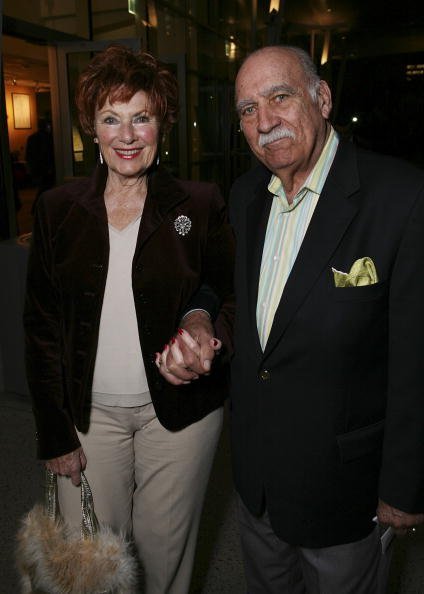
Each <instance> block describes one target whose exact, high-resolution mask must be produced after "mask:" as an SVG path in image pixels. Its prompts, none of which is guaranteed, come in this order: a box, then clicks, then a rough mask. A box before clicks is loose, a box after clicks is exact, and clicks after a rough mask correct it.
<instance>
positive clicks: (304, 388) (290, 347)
mask: <svg viewBox="0 0 424 594" xmlns="http://www.w3.org/2000/svg"><path fill="white" fill-rule="evenodd" d="M270 175H271V174H270V172H269V171H268V170H267V169H265V168H264V167H263V166H259V167H258V168H256V169H255V170H253V171H251V172H248V173H247V174H245V175H243V176H242V177H241V178H239V179H238V180H237V181H236V182H235V184H234V186H233V188H232V192H231V200H230V218H231V222H232V224H233V226H234V229H235V233H236V242H237V255H236V276H235V283H236V301H237V310H236V327H235V357H234V360H233V364H232V391H231V394H232V446H233V459H234V474H235V482H236V487H237V489H238V491H239V493H240V495H241V497H242V499H243V501H244V503H245V504H246V505H247V507H248V508H249V509H250V511H251V512H252V513H254V514H260V513H261V512H262V511H263V509H264V505H266V508H267V510H268V513H269V516H270V520H271V524H272V526H273V528H274V530H275V532H276V534H277V535H278V536H279V537H281V538H282V539H283V540H284V541H287V542H289V543H291V544H299V545H303V546H308V547H323V546H330V545H334V544H339V543H344V542H350V541H353V540H355V539H359V538H362V537H364V536H365V535H366V534H367V533H368V532H369V531H370V530H371V528H372V526H373V523H372V521H371V519H372V517H373V516H374V515H375V511H376V506H377V500H378V496H380V497H381V498H382V499H383V500H385V501H386V502H388V503H390V504H392V505H394V506H396V507H398V508H400V509H402V510H405V511H408V512H418V511H423V510H424V388H423V386H424V379H423V376H424V274H423V267H424V174H423V172H421V171H419V170H416V169H415V168H413V167H412V166H410V165H408V164H406V163H403V162H401V161H397V160H394V159H391V158H388V157H383V156H378V155H375V154H371V153H366V152H364V151H361V150H358V149H357V148H355V146H354V145H352V144H350V143H344V142H340V145H339V148H338V150H337V154H336V157H335V160H334V162H333V165H332V167H331V170H330V172H329V175H328V178H327V180H326V183H325V186H324V188H323V191H322V193H321V196H320V198H319V201H318V205H317V207H316V210H315V212H314V214H313V217H312V220H311V223H310V226H309V228H308V230H307V233H306V236H305V239H304V241H303V244H302V246H301V249H300V252H299V254H298V257H297V259H296V261H295V264H294V267H293V269H292V272H291V274H290V276H289V278H288V281H287V284H286V287H285V289H284V292H283V295H282V298H281V302H280V304H279V307H278V309H277V312H276V314H275V318H274V324H273V326H272V329H271V333H270V336H269V340H268V343H267V345H266V348H265V352H262V350H261V346H260V343H259V338H258V332H257V328H256V314H255V311H256V301H257V290H258V278H259V270H260V263H261V256H262V248H263V243H264V237H265V231H266V224H267V219H268V214H269V209H270V205H271V198H270V195H269V192H268V190H267V185H268V182H269V179H270ZM364 256H369V257H370V258H372V260H373V261H374V264H375V266H376V269H377V274H378V279H379V280H378V283H377V284H374V285H370V286H362V287H354V288H336V287H335V285H334V279H333V273H332V270H331V269H332V267H334V268H336V269H337V270H341V271H346V272H348V271H349V270H350V267H351V266H352V264H353V263H354V261H355V260H357V259H358V258H362V257H364Z"/></svg>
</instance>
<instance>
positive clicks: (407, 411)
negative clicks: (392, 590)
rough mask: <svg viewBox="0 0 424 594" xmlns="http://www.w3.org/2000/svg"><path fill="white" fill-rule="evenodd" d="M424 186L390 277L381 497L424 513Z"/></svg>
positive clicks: (399, 507)
mask: <svg viewBox="0 0 424 594" xmlns="http://www.w3.org/2000/svg"><path fill="white" fill-rule="evenodd" d="M423 229H424V189H421V191H420V192H419V195H418V198H417V200H416V201H415V206H414V208H413V209H412V212H411V215H410V217H409V220H408V223H407V225H406V227H405V231H404V233H403V237H402V242H401V244H400V247H399V250H398V253H397V257H396V261H395V264H394V267H393V270H392V276H391V282H390V306H389V307H390V309H389V328H388V332H389V354H388V357H389V359H388V394H387V409H386V423H385V435H384V445H383V461H382V468H381V473H380V493H379V495H380V497H381V499H382V500H383V501H385V502H387V503H389V504H390V505H392V506H394V507H396V508H398V509H401V510H403V511H405V512H409V513H419V512H424V274H423V265H424V232H423Z"/></svg>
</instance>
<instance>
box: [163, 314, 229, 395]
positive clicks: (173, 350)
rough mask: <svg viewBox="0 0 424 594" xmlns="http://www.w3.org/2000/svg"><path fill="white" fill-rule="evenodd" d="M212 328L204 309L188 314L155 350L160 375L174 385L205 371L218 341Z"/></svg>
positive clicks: (214, 353) (208, 367) (187, 382)
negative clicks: (175, 331)
mask: <svg viewBox="0 0 424 594" xmlns="http://www.w3.org/2000/svg"><path fill="white" fill-rule="evenodd" d="M213 334H214V329H213V326H212V323H211V320H210V317H209V316H208V314H207V313H206V312H203V311H193V312H191V313H189V314H187V315H186V316H185V317H184V319H183V321H182V323H181V327H180V328H179V329H178V333H177V334H176V335H175V336H174V337H173V338H172V339H171V342H170V344H169V345H168V344H167V345H165V347H164V349H163V351H162V353H156V365H157V367H158V368H159V371H160V373H161V375H162V376H163V377H164V378H165V379H166V380H167V381H168V382H170V383H171V384H174V385H175V386H178V385H181V384H189V383H190V382H191V381H193V380H195V379H198V378H199V376H200V375H207V374H208V373H209V372H210V370H211V366H212V361H213V359H214V357H215V355H216V354H217V353H218V352H219V350H220V349H221V346H222V344H221V341H220V340H218V339H217V338H215V337H214V335H213Z"/></svg>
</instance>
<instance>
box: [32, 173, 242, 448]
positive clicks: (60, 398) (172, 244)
mask: <svg viewBox="0 0 424 594" xmlns="http://www.w3.org/2000/svg"><path fill="white" fill-rule="evenodd" d="M106 177H107V169H106V166H103V167H98V168H97V169H96V171H95V172H94V174H93V175H92V176H91V177H90V178H86V179H82V180H78V181H76V182H73V183H69V184H66V185H65V186H62V187H60V188H55V189H53V190H51V191H49V192H47V193H45V194H43V195H42V196H41V197H40V199H39V201H38V204H37V212H36V217H35V221H34V230H33V237H32V247H31V253H30V259H29V266H28V279H27V294H26V307H25V329H26V342H27V349H26V361H27V370H28V382H29V386H30V390H31V394H32V397H33V401H34V413H35V418H36V425H37V432H38V451H39V455H40V457H42V458H53V457H56V456H60V455H62V454H65V453H67V452H69V451H71V450H73V449H75V448H77V447H78V446H79V441H78V438H77V435H76V432H75V426H76V427H77V428H78V429H79V430H81V431H86V430H87V429H88V426H89V419H90V405H91V385H92V378H93V370H94V363H95V358H96V350H97V339H98V332H99V323H100V315H101V310H102V302H103V293H104V289H105V284H106V277H107V270H108V257H109V234H108V222H107V214H106V208H105V204H104V199H103V194H104V188H105V184H106ZM181 216H185V217H188V218H189V219H190V221H191V229H190V230H189V232H188V233H187V234H185V235H181V234H179V233H178V232H177V229H176V227H175V221H176V219H177V218H178V217H181ZM203 282H204V283H207V284H209V285H210V286H211V287H212V289H213V290H214V292H215V293H216V295H217V296H218V299H219V304H220V309H219V315H218V318H217V321H216V327H217V334H218V336H219V337H220V338H221V339H222V340H224V341H225V342H226V343H228V334H229V331H230V327H231V323H232V313H233V308H234V303H233V301H234V300H233V233H232V230H231V228H230V226H229V224H228V221H227V212H226V207H225V204H224V201H223V200H222V197H221V196H220V194H219V190H218V188H217V186H215V185H214V184H206V183H199V182H188V181H179V180H177V179H175V178H173V177H172V176H171V175H169V174H168V173H167V172H166V171H165V170H164V169H159V170H157V171H155V172H154V173H153V174H152V175H151V176H150V178H149V185H148V194H147V198H146V202H145V206H144V211H143V216H142V218H141V222H140V228H139V233H138V238H137V244H136V248H135V253H134V257H133V261H132V288H133V294H134V303H135V309H136V315H137V322H138V333H139V337H140V344H141V350H142V354H143V360H144V367H145V370H146V376H147V380H148V384H149V390H150V393H151V397H152V401H153V405H154V407H155V411H156V414H157V416H158V419H159V421H160V422H161V423H162V425H164V427H166V428H167V429H170V430H177V429H181V428H182V427H184V426H186V425H189V424H190V423H193V422H195V421H197V420H199V419H201V418H202V417H204V416H205V415H206V414H208V413H209V412H210V411H212V410H213V409H215V408H217V407H218V406H220V405H221V404H222V402H223V400H224V398H225V396H226V395H227V380H228V377H227V376H228V370H226V369H225V364H222V365H221V366H219V368H218V369H217V370H216V372H215V373H213V374H211V375H210V376H208V377H203V378H200V379H199V380H197V381H196V382H193V383H192V384H190V385H185V386H172V385H171V384H168V383H167V382H166V381H164V380H163V379H162V376H161V375H160V374H159V372H158V369H157V368H156V365H155V353H156V352H157V351H159V352H161V351H162V349H163V345H164V344H165V343H167V342H168V340H169V339H170V338H171V336H172V335H173V334H174V333H175V331H176V329H177V328H178V324H179V322H180V319H181V315H182V312H183V311H184V310H185V308H186V307H187V303H188V302H189V300H190V298H191V297H192V294H193V293H194V292H195V291H196V290H197V289H198V287H199V285H201V284H202V283H203ZM116 315H117V316H119V315H120V312H119V311H117V312H116Z"/></svg>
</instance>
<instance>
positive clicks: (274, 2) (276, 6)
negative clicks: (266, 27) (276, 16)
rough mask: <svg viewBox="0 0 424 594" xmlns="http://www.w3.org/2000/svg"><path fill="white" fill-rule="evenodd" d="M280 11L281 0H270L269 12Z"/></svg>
mask: <svg viewBox="0 0 424 594" xmlns="http://www.w3.org/2000/svg"><path fill="white" fill-rule="evenodd" d="M274 10H275V12H280V0H270V3H269V12H270V13H271V12H273V11H274Z"/></svg>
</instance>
